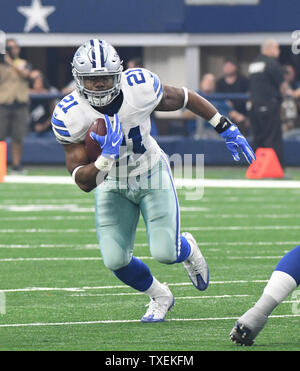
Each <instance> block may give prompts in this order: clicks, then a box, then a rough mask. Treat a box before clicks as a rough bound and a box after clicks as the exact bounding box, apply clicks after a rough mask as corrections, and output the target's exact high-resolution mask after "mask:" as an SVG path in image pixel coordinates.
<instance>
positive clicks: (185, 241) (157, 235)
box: [140, 159, 209, 290]
mask: <svg viewBox="0 0 300 371" xmlns="http://www.w3.org/2000/svg"><path fill="white" fill-rule="evenodd" d="M151 180H152V184H151V185H152V188H151V191H149V192H146V193H145V196H144V197H143V200H142V201H141V204H140V205H141V211H142V214H143V218H144V220H145V224H146V229H147V234H148V241H149V245H150V251H151V254H152V256H153V257H154V258H155V259H156V260H158V261H159V262H161V263H164V264H173V263H183V265H184V268H185V269H186V270H187V272H188V275H189V278H190V279H191V281H192V283H193V284H194V286H195V287H196V288H197V289H198V290H205V289H206V288H207V287H208V284H209V269H208V266H207V263H206V261H205V258H204V257H203V255H202V253H201V251H200V249H199V247H198V245H197V243H196V241H195V239H194V237H193V236H192V235H191V234H190V233H187V232H186V233H182V234H181V235H180V215H179V204H178V199H177V194H176V190H175V186H174V182H173V178H172V174H171V170H170V168H169V165H168V162H167V160H166V159H162V160H161V161H160V163H159V164H158V165H157V166H156V167H155V169H154V170H153V171H152V174H151ZM157 183H158V184H157Z"/></svg>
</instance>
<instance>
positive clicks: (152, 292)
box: [144, 277, 167, 298]
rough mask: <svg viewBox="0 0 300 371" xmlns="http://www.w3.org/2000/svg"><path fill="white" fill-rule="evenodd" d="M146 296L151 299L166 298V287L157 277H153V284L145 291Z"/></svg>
mask: <svg viewBox="0 0 300 371" xmlns="http://www.w3.org/2000/svg"><path fill="white" fill-rule="evenodd" d="M144 293H145V294H147V295H149V296H150V298H154V297H158V296H166V295H167V290H166V287H165V285H163V284H161V283H160V282H159V281H157V279H156V278H155V277H153V282H152V284H151V286H150V287H149V289H148V290H146V291H144Z"/></svg>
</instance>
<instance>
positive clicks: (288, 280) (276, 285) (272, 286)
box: [254, 271, 297, 316]
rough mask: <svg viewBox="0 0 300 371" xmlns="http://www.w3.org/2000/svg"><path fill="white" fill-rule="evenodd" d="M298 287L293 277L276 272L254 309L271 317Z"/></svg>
mask: <svg viewBox="0 0 300 371" xmlns="http://www.w3.org/2000/svg"><path fill="white" fill-rule="evenodd" d="M296 287H297V284H296V281H295V280H294V278H293V277H292V276H290V275H289V274H287V273H285V272H281V271H274V272H273V273H272V275H271V277H270V280H269V282H268V283H267V285H266V287H265V289H264V292H263V294H262V296H261V297H260V298H259V300H258V301H257V302H256V304H255V305H254V308H256V309H257V310H258V311H259V312H260V313H263V314H264V315H265V316H269V315H270V314H271V313H272V311H273V310H274V309H275V308H276V307H277V306H278V305H279V304H280V303H281V302H282V301H283V300H284V299H285V298H286V297H287V296H288V295H289V294H290V293H291V292H292V291H293V290H294V289H295V288H296Z"/></svg>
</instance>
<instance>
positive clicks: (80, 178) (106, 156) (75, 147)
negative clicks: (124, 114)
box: [64, 114, 124, 192]
mask: <svg viewBox="0 0 300 371" xmlns="http://www.w3.org/2000/svg"><path fill="white" fill-rule="evenodd" d="M105 121H106V128H107V133H106V135H104V136H101V135H98V134H97V133H94V132H91V133H90V135H91V137H92V138H93V140H95V141H96V142H97V143H98V144H99V146H100V147H101V150H102V152H101V155H100V156H99V157H98V158H97V160H96V161H95V162H92V163H89V162H90V161H89V159H88V156H87V153H86V150H85V145H84V144H82V143H78V144H65V145H64V148H65V154H66V166H67V169H68V170H69V172H70V174H72V178H73V180H74V181H75V183H76V184H77V185H78V187H79V188H81V189H82V190H83V191H85V192H90V191H91V190H92V189H94V188H95V187H96V186H97V185H99V184H101V183H102V182H103V180H104V179H105V177H106V175H107V173H108V172H109V171H110V170H111V168H112V166H113V164H114V162H115V160H116V159H117V157H118V156H119V150H120V146H121V144H122V139H123V136H124V134H123V132H122V126H121V123H120V121H119V118H118V115H116V114H115V115H114V126H113V125H112V123H111V121H110V119H109V117H108V116H107V115H105Z"/></svg>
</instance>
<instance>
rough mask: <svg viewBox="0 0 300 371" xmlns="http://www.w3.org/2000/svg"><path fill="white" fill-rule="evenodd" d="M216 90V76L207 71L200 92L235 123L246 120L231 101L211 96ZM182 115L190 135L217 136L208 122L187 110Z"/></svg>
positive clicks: (198, 136)
mask: <svg viewBox="0 0 300 371" xmlns="http://www.w3.org/2000/svg"><path fill="white" fill-rule="evenodd" d="M215 92H216V78H215V76H214V75H213V74H211V73H207V74H205V75H203V77H202V79H201V81H200V90H199V92H198V93H199V94H200V95H202V96H204V97H205V98H206V99H207V100H208V101H209V102H210V103H212V104H213V105H214V106H215V107H217V109H218V111H219V112H220V114H221V115H223V116H226V117H229V118H230V119H231V120H233V121H234V122H235V123H239V122H241V121H243V120H244V115H243V114H241V113H239V112H238V111H236V110H235V109H234V108H233V107H232V105H231V104H230V102H227V101H226V100H224V99H218V98H215V97H213V96H212V97H209V96H210V95H213V94H214V93H215ZM182 117H183V118H184V119H186V120H188V121H187V122H186V126H187V131H188V132H189V134H190V135H194V137H195V138H196V139H199V138H200V137H204V136H207V135H208V136H209V135H213V136H215V133H214V130H211V125H210V124H209V123H207V122H203V121H200V120H198V119H197V121H196V116H195V115H194V114H193V113H192V112H190V111H188V110H186V111H184V113H183V115H182Z"/></svg>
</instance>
